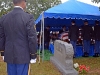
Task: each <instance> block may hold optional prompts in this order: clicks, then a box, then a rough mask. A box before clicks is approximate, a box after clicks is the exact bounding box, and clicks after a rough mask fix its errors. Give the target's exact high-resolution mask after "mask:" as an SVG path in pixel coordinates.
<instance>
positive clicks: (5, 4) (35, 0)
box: [0, 0, 61, 19]
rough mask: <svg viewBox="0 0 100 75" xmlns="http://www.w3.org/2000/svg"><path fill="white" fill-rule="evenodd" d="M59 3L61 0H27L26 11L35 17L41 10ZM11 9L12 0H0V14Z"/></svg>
mask: <svg viewBox="0 0 100 75" xmlns="http://www.w3.org/2000/svg"><path fill="white" fill-rule="evenodd" d="M59 3H61V0H27V9H26V11H27V12H29V13H32V14H33V15H34V17H35V19H36V18H37V17H38V16H39V14H40V13H41V12H42V11H45V10H47V9H48V8H51V7H53V6H55V5H57V4H59ZM12 9H13V3H12V0H0V12H1V13H0V16H1V15H3V14H5V13H8V12H9V11H10V10H12Z"/></svg>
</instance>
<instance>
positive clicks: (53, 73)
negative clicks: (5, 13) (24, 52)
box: [0, 52, 100, 75]
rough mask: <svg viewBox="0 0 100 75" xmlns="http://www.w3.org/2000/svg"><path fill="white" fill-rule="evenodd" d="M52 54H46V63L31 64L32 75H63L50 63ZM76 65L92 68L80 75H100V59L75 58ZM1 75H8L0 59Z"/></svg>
mask: <svg viewBox="0 0 100 75" xmlns="http://www.w3.org/2000/svg"><path fill="white" fill-rule="evenodd" d="M50 56H52V54H51V53H48V52H45V58H44V61H43V62H42V61H41V63H40V64H39V63H38V61H37V63H36V64H31V72H30V75H62V74H61V73H60V72H59V70H58V69H57V68H56V67H55V66H54V65H53V64H52V63H51V62H50V61H49V58H50ZM74 63H79V64H83V65H86V66H89V67H90V70H89V72H88V74H80V75H100V57H98V58H94V57H88V58H82V57H80V58H74ZM0 75H7V74H6V63H4V62H3V61H2V58H1V57H0Z"/></svg>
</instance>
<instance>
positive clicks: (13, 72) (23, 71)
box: [7, 63, 29, 75]
mask: <svg viewBox="0 0 100 75" xmlns="http://www.w3.org/2000/svg"><path fill="white" fill-rule="evenodd" d="M28 69H29V64H9V63H7V73H8V74H7V75H28Z"/></svg>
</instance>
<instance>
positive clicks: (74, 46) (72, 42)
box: [70, 41, 76, 56]
mask: <svg viewBox="0 0 100 75" xmlns="http://www.w3.org/2000/svg"><path fill="white" fill-rule="evenodd" d="M70 43H71V44H72V46H73V49H74V56H75V55H76V41H70Z"/></svg>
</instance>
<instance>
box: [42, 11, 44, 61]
mask: <svg viewBox="0 0 100 75" xmlns="http://www.w3.org/2000/svg"><path fill="white" fill-rule="evenodd" d="M42 30H43V35H42V62H43V61H44V11H43V12H42Z"/></svg>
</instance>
